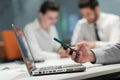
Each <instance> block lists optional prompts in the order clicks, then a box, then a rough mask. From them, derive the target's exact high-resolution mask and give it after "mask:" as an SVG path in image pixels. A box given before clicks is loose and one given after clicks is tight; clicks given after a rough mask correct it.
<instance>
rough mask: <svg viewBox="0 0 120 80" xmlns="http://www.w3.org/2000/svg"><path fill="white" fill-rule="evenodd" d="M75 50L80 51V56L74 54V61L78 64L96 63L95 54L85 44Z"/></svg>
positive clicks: (79, 45) (80, 44)
mask: <svg viewBox="0 0 120 80" xmlns="http://www.w3.org/2000/svg"><path fill="white" fill-rule="evenodd" d="M74 49H75V50H77V51H79V53H80V54H79V55H78V56H77V55H76V53H75V52H74V53H73V54H72V59H73V60H74V61H75V62H78V63H85V62H95V56H94V53H92V51H91V50H89V49H88V48H87V47H86V45H85V44H84V43H79V44H78V45H77V46H76V47H75V48H74Z"/></svg>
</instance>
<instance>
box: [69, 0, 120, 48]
mask: <svg viewBox="0 0 120 80" xmlns="http://www.w3.org/2000/svg"><path fill="white" fill-rule="evenodd" d="M79 8H80V12H81V14H82V16H83V19H81V20H79V21H78V23H77V25H76V28H75V30H74V34H73V37H72V42H71V45H76V44H77V43H79V42H82V43H84V44H86V46H88V47H89V48H97V47H101V46H105V45H108V44H114V43H118V42H120V19H119V17H118V16H116V15H113V14H106V13H102V12H100V9H99V3H98V1H97V0H80V2H79Z"/></svg>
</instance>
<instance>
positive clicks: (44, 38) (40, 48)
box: [24, 1, 60, 61]
mask: <svg viewBox="0 0 120 80" xmlns="http://www.w3.org/2000/svg"><path fill="white" fill-rule="evenodd" d="M58 15H59V5H58V4H57V3H55V2H50V1H46V2H44V3H43V4H42V6H41V8H40V11H39V18H38V19H36V20H35V21H34V22H32V23H29V24H28V25H26V26H25V28H24V32H25V35H26V37H27V40H28V42H29V44H30V49H31V51H32V54H33V57H34V59H35V60H36V61H38V60H46V59H58V58H59V55H58V54H57V51H58V50H59V48H60V45H59V44H58V43H57V42H55V41H53V38H54V37H56V38H58V33H57V31H56V28H55V24H56V22H57V19H58Z"/></svg>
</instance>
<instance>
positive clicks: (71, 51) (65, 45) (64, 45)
mask: <svg viewBox="0 0 120 80" xmlns="http://www.w3.org/2000/svg"><path fill="white" fill-rule="evenodd" d="M54 40H55V41H56V42H58V43H59V44H61V46H63V47H64V49H65V50H66V49H68V48H69V49H70V55H72V53H73V52H75V53H76V54H77V55H79V52H78V51H77V50H74V49H72V48H71V47H70V46H69V45H68V44H65V43H64V42H62V41H60V40H58V39H57V38H54Z"/></svg>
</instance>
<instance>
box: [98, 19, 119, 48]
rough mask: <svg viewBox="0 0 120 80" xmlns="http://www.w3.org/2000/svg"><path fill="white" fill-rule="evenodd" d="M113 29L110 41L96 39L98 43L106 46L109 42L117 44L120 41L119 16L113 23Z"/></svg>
mask: <svg viewBox="0 0 120 80" xmlns="http://www.w3.org/2000/svg"><path fill="white" fill-rule="evenodd" d="M111 27H112V31H111V33H110V38H109V41H108V42H102V41H96V44H97V45H100V46H106V45H109V44H115V43H119V42H120V19H119V18H117V19H116V20H114V21H113V23H112V24H111Z"/></svg>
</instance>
